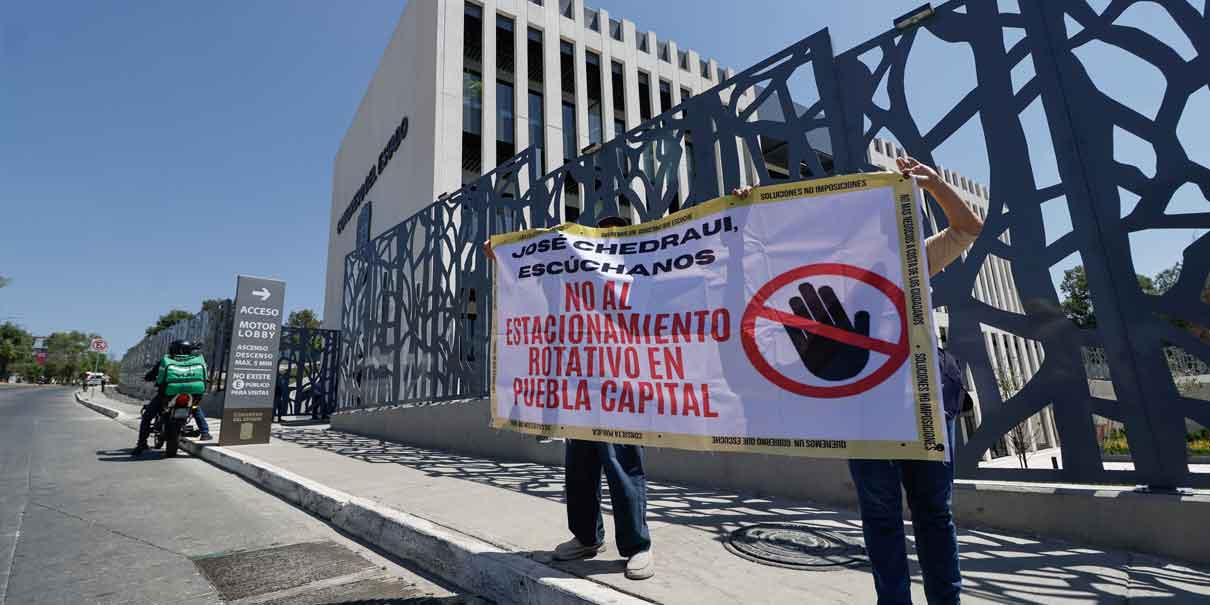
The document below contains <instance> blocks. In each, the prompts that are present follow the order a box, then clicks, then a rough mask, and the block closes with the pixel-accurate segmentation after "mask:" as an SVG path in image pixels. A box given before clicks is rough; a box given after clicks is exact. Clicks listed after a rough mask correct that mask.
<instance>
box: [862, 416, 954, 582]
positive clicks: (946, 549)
mask: <svg viewBox="0 0 1210 605" xmlns="http://www.w3.org/2000/svg"><path fill="white" fill-rule="evenodd" d="M947 424H948V428H949V447H950V453H951V456H952V454H953V451H954V449H953V447H954V420H953V419H952V418H950V419H947ZM849 472H850V473H851V474H852V475H853V484H854V485H855V486H856V487H857V500H858V502H859V503H860V505H861V531H862V533H863V534H864V535H865V545H866V552H867V553H868V554H869V556H870V564H871V566H872V567H873V572H874V590H875V591H876V592H877V593H878V604H879V605H904V604H910V603H911V602H912V594H911V590H910V586H911V580H910V575H909V573H908V561H907V546H906V544H905V539H906V538H905V535H904V530H903V507H902V504H901V498H902V496H901V495H900V494H901V492H900V486H901V485H902V488H903V491H904V492H906V493H907V502H908V508H910V509H911V511H912V530H913V532H914V534H915V537H916V555H917V557H918V558H919V560H920V573H921V575H923V576H924V594H925V596H926V598H927V599H928V602H929V603H930V604H932V605H936V604H945V605H948V604H950V603H958V602H959V594H960V593H961V591H962V574H961V571H960V570H959V566H958V531H957V528H956V527H955V526H954V515H953V512H952V511H951V509H950V505H951V502H952V496H953V489H954V465H953V462H928V461H919V460H850V461H849Z"/></svg>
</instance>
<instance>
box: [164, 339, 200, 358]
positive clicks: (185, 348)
mask: <svg viewBox="0 0 1210 605" xmlns="http://www.w3.org/2000/svg"><path fill="white" fill-rule="evenodd" d="M194 352H195V348H194V345H193V343H192V342H190V341H188V340H174V341H172V343H171V344H169V345H168V354H169V355H192V354H193V353H194Z"/></svg>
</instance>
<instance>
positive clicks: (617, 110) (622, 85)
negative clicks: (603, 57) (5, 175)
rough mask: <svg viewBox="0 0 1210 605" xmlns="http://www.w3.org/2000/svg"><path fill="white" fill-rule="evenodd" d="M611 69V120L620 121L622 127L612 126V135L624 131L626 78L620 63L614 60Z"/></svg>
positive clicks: (617, 134)
mask: <svg viewBox="0 0 1210 605" xmlns="http://www.w3.org/2000/svg"><path fill="white" fill-rule="evenodd" d="M612 71H613V82H612V84H613V121H614V123H615V124H617V123H621V124H622V128H621V129H618V128H614V129H613V135H614V136H621V134H622V133H623V132H626V78H625V77H624V76H623V75H622V63H621V62H619V61H614V62H613V66H612Z"/></svg>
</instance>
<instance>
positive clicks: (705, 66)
mask: <svg viewBox="0 0 1210 605" xmlns="http://www.w3.org/2000/svg"><path fill="white" fill-rule="evenodd" d="M701 63H702V77H703V78H706V79H707V80H709V79H710V62H709V61H707V60H705V59H702V61H701Z"/></svg>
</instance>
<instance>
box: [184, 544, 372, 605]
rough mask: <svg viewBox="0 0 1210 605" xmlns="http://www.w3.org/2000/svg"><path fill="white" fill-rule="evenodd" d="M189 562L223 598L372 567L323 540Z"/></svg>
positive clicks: (261, 592) (328, 577)
mask: <svg viewBox="0 0 1210 605" xmlns="http://www.w3.org/2000/svg"><path fill="white" fill-rule="evenodd" d="M193 564H194V565H196V566H197V568H198V569H199V570H200V571H201V572H202V575H204V576H206V579H208V580H210V583H211V584H213V585H214V587H215V588H216V589H217V590H218V592H219V595H221V596H222V598H223V600H226V601H234V600H236V599H242V598H245V597H249V596H253V595H262V594H268V593H271V592H278V591H282V590H287V589H292V588H296V587H300V586H303V585H305V584H310V583H312V582H316V581H320V580H329V579H332V578H338V577H340V576H346V575H350V574H355V573H358V572H366V571H369V570H373V569H376V566H375V565H374V564H373V563H371V562H369V561H367V560H366V559H364V558H362V556H361V555H359V554H357V553H355V552H353V551H351V550H349V549H347V548H345V547H344V546H341V545H339V544H337V543H335V542H330V541H326V540H325V541H321V542H303V543H301V544H290V545H287V546H275V547H272V548H264V549H260V550H251V551H242V552H235V553H222V554H216V555H207V556H203V557H199V558H197V559H194V561H193Z"/></svg>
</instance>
